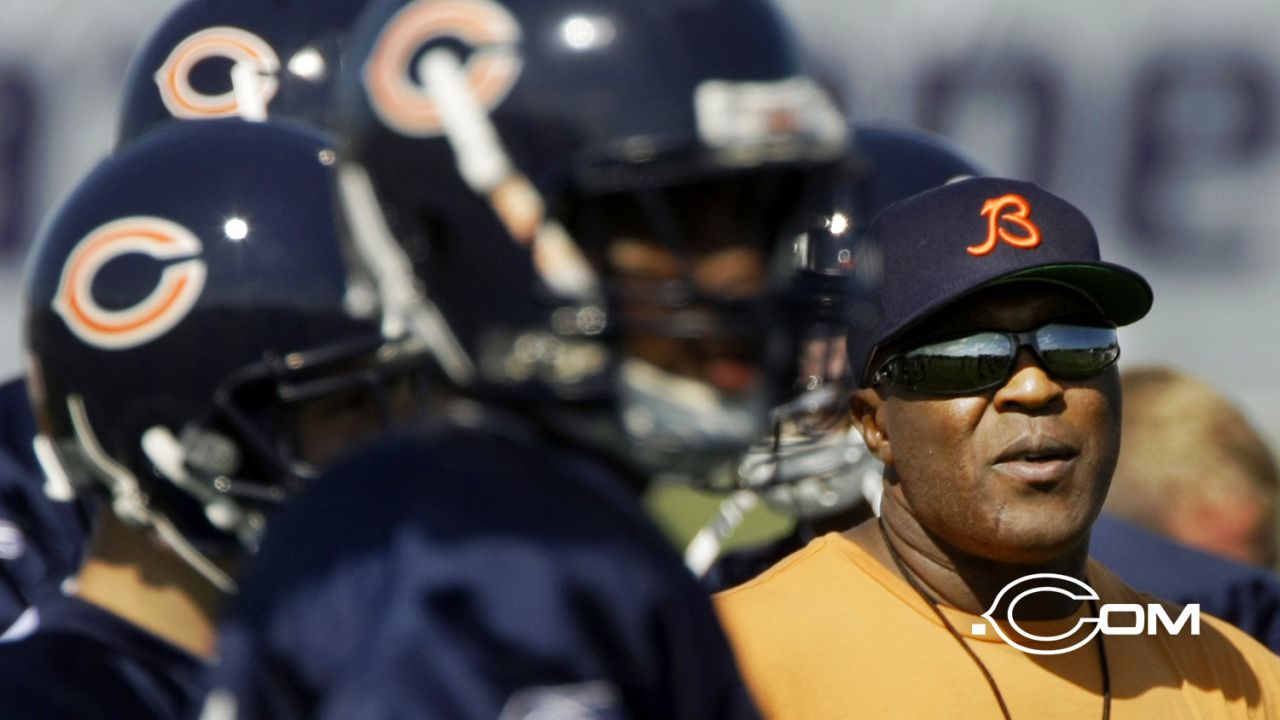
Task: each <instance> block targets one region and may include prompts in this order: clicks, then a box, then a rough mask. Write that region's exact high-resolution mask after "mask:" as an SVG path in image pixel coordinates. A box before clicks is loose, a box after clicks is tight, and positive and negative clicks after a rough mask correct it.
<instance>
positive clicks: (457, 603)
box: [221, 422, 755, 720]
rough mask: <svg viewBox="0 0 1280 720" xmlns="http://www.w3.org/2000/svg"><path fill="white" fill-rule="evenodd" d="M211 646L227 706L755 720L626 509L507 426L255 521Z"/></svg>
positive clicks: (679, 583) (408, 457)
mask: <svg viewBox="0 0 1280 720" xmlns="http://www.w3.org/2000/svg"><path fill="white" fill-rule="evenodd" d="M223 658H224V662H223V666H224V668H223V672H225V673H226V674H225V676H224V677H223V678H222V679H221V680H222V682H224V683H226V684H227V685H228V686H230V687H233V688H236V689H237V691H238V695H239V705H240V713H239V714H238V715H237V717H241V718H243V717H260V716H264V715H267V714H271V715H272V716H280V717H289V716H306V717H321V718H339V717H362V718H381V717H387V718H390V717H407V716H414V717H448V718H472V717H475V718H495V717H502V718H523V717H532V716H534V715H535V714H536V713H538V712H545V711H547V710H549V709H553V708H559V709H560V710H564V712H562V713H561V714H558V715H556V716H557V717H561V716H563V717H584V718H614V717H627V718H669V719H672V720H679V719H681V718H726V717H755V712H754V710H753V709H752V708H751V707H750V702H749V700H748V699H747V695H746V693H745V690H744V689H743V686H742V684H741V681H740V680H739V678H738V676H737V673H736V670H735V668H734V664H733V661H732V657H731V654H730V650H729V647H728V645H727V643H726V642H725V640H724V637H723V635H722V633H721V631H720V629H719V626H718V624H717V623H716V620H715V618H714V615H713V613H712V611H711V608H710V605H709V602H708V601H707V598H706V596H705V593H704V592H703V591H702V590H701V589H700V588H699V587H698V585H697V584H696V582H695V581H694V580H693V578H692V577H691V576H690V575H689V574H688V573H687V571H685V570H684V568H683V566H682V565H681V564H680V562H679V559H678V557H677V556H676V554H675V553H674V552H673V550H672V548H671V547H670V546H668V545H667V543H666V541H665V540H664V539H663V538H662V537H661V536H660V535H659V533H658V532H657V531H656V530H655V528H653V526H652V525H651V524H650V523H649V522H648V520H647V519H646V518H645V516H644V515H643V512H642V509H641V507H640V505H639V503H638V502H637V501H636V500H635V499H634V498H633V497H632V496H631V495H629V494H628V493H627V492H626V491H625V490H624V489H623V487H622V485H621V483H620V482H619V481H618V480H616V479H615V478H614V477H613V476H612V475H611V474H610V473H608V472H606V471H605V470H603V469H602V468H601V467H600V466H598V465H595V464H593V463H592V462H591V461H589V460H587V459H585V458H583V457H581V456H577V455H573V454H571V452H570V451H567V450H565V449H563V448H559V447H555V446H553V445H550V444H548V443H547V442H545V441H543V440H542V439H540V438H538V437H536V436H535V435H534V434H533V433H531V432H529V431H528V428H526V427H524V426H522V425H520V424H518V423H515V422H510V423H505V424H504V427H503V428H502V429H501V430H495V429H494V428H493V427H492V426H490V427H487V428H485V429H466V428H460V427H448V428H440V429H435V430H432V431H429V432H424V433H420V434H417V435H414V436H405V437H399V438H393V439H390V440H388V441H385V442H383V443H381V444H379V445H376V446H374V447H372V448H369V449H367V450H365V451H363V452H360V453H357V454H356V455H355V456H353V457H351V458H348V459H347V460H346V461H344V462H342V463H340V464H339V465H338V466H336V467H334V468H333V469H332V470H331V471H330V472H328V473H327V474H326V476H325V477H322V478H321V479H320V480H318V481H317V482H316V483H315V485H314V486H313V487H312V488H310V489H309V490H308V492H307V493H304V494H303V496H302V497H301V498H299V500H298V501H297V502H296V503H295V504H293V505H291V506H290V507H288V508H286V509H285V511H284V512H283V513H282V514H281V515H280V516H279V517H277V518H275V519H273V522H272V526H271V529H270V531H269V533H268V536H267V538H266V540H265V541H264V545H263V548H262V552H261V553H260V555H259V556H258V557H257V558H255V564H254V566H253V567H252V568H251V570H250V573H249V576H248V579H247V580H246V582H245V585H244V588H243V592H242V594H241V597H240V599H239V602H238V604H237V609H236V610H235V611H234V612H233V620H232V621H231V622H230V623H229V624H228V628H227V632H226V634H225V635H224V655H223ZM321 688H324V690H323V692H321V690H320V689H321ZM570 711H572V713H577V714H572V713H571V712H570Z"/></svg>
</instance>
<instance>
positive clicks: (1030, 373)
mask: <svg viewBox="0 0 1280 720" xmlns="http://www.w3.org/2000/svg"><path fill="white" fill-rule="evenodd" d="M1015 363H1016V364H1015V365H1014V368H1013V373H1012V374H1011V375H1009V379H1008V380H1006V381H1005V383H1004V385H1002V386H1001V387H1000V388H999V389H997V390H996V394H995V397H994V398H993V402H995V404H996V409H997V410H1002V411H1017V410H1040V409H1043V408H1045V407H1047V406H1049V405H1052V404H1053V403H1055V402H1058V401H1060V400H1061V399H1062V393H1063V388H1062V385H1061V384H1059V383H1058V381H1057V380H1056V379H1055V378H1054V377H1053V376H1052V375H1050V374H1049V371H1048V370H1045V369H1044V367H1043V366H1041V364H1040V362H1039V360H1038V359H1037V358H1036V356H1035V354H1034V353H1032V352H1031V350H1030V349H1028V348H1025V347H1024V348H1020V349H1019V350H1018V357H1017V359H1016V360H1015Z"/></svg>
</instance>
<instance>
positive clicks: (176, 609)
mask: <svg viewBox="0 0 1280 720" xmlns="http://www.w3.org/2000/svg"><path fill="white" fill-rule="evenodd" d="M76 596H77V597H79V598H80V599H82V600H85V601H86V602H90V603H93V604H94V605H97V606H98V607H101V608H103V609H104V610H107V611H108V612H110V613H112V614H114V615H116V616H118V617H120V618H122V619H124V620H126V621H128V622H130V623H132V624H134V625H137V626H138V627H141V628H143V629H144V630H147V631H148V632H150V633H151V634H153V635H156V636H157V637H160V638H161V639H163V640H165V641H167V642H169V643H171V644H173V645H176V646H178V647H180V648H182V649H184V650H186V651H187V652H190V653H191V654H193V655H196V656H197V657H201V658H211V657H213V656H214V654H215V652H216V648H217V635H216V630H215V612H216V608H217V606H218V605H219V604H220V600H221V597H220V595H219V593H218V592H217V591H216V590H214V589H213V588H212V587H211V586H210V585H209V583H208V582H207V581H205V580H204V579H203V578H202V577H200V576H199V574H197V573H196V572H195V571H194V570H192V569H191V568H190V567H188V566H187V565H186V564H185V563H183V562H182V561H181V560H180V559H179V558H178V557H177V556H175V555H174V554H173V552H172V551H170V550H169V549H168V548H167V547H165V546H164V545H163V544H162V543H161V542H160V541H159V540H158V539H156V538H155V537H153V536H152V535H151V533H150V532H149V531H147V530H145V529H140V528H132V527H128V526H125V525H124V524H123V523H121V522H120V521H119V520H117V519H116V517H115V516H114V515H112V514H111V513H110V511H109V510H107V511H103V516H102V517H101V518H100V520H99V525H98V528H97V530H96V532H95V534H94V539H93V544H92V546H91V548H90V555H89V558H88V559H87V560H86V561H85V564H84V566H83V567H82V568H81V569H80V573H79V574H78V575H77V578H76Z"/></svg>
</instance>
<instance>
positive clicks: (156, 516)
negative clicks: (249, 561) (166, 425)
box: [67, 395, 236, 595]
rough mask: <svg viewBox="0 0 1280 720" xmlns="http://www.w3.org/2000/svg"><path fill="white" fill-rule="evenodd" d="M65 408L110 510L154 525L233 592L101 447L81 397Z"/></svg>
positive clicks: (214, 581)
mask: <svg viewBox="0 0 1280 720" xmlns="http://www.w3.org/2000/svg"><path fill="white" fill-rule="evenodd" d="M67 409H68V410H69V411H70V415H71V424H72V426H73V428H74V430H75V434H76V445H77V446H78V447H79V449H80V451H81V454H82V455H83V456H84V459H85V460H86V461H87V462H88V463H89V465H90V466H91V467H92V468H93V469H94V470H95V471H96V472H97V474H98V475H99V476H100V477H101V478H103V480H104V481H105V482H106V485H107V488H108V490H109V491H110V493H111V511H112V512H113V513H115V515H116V517H118V518H120V519H121V520H123V521H124V522H126V523H128V524H130V525H134V526H135V527H150V528H153V529H154V530H155V531H156V533H157V534H158V535H159V536H160V538H161V539H162V540H163V541H164V542H165V543H166V544H167V545H168V546H169V547H170V548H172V549H173V551H174V553H175V554H177V556H178V557H179V558H181V559H182V561H183V562H185V563H186V564H187V565H188V566H189V567H190V568H191V569H192V570H195V571H196V573H197V574H199V575H200V576H201V577H203V578H204V579H205V580H207V581H208V582H209V583H210V584H212V585H213V586H214V587H216V588H217V589H218V590H221V591H222V592H223V593H226V594H227V595H234V594H235V593H236V582H235V580H232V579H231V576H230V575H228V574H227V573H226V572H225V571H224V570H222V568H220V567H218V566H217V565H216V564H214V562H213V561H211V560H210V559H209V558H207V557H205V556H204V554H203V553H201V552H200V551H199V550H197V549H195V547H193V546H192V545H191V543H189V542H187V539H186V538H185V537H183V536H182V533H180V532H178V529H177V528H175V527H174V526H173V523H171V522H169V519H168V518H166V517H165V516H164V515H162V514H160V513H157V512H155V511H153V510H152V509H151V508H149V507H148V506H147V502H146V497H145V495H143V493H142V490H141V489H140V488H139V487H138V480H137V478H135V477H134V476H133V474H132V473H130V472H129V470H128V469H127V468H125V467H124V466H122V465H120V464H119V463H117V462H116V461H114V460H112V459H111V457H110V456H109V455H107V454H106V452H105V451H103V449H102V446H101V445H100V444H99V443H98V438H97V436H95V435H94V433H93V428H92V427H91V426H90V425H89V417H88V413H86V412H85V408H84V399H83V398H82V397H80V396H79V395H70V396H68V397H67ZM144 449H145V448H144ZM157 467H158V466H157Z"/></svg>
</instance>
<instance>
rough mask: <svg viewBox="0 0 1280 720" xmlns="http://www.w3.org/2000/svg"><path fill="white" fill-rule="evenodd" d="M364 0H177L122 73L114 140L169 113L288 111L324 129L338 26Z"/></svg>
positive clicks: (253, 116)
mask: <svg viewBox="0 0 1280 720" xmlns="http://www.w3.org/2000/svg"><path fill="white" fill-rule="evenodd" d="M365 4H366V3H365V1H364V0H306V2H303V1H302V0H271V2H262V0H186V2H183V3H182V4H181V5H179V6H178V7H177V8H176V9H175V10H173V11H172V12H171V13H170V14H169V15H168V16H167V17H166V18H165V19H164V21H163V22H162V23H161V24H160V26H159V27H158V28H156V29H155V30H154V31H153V32H152V33H151V35H150V36H149V37H148V38H147V39H146V41H145V42H144V43H143V44H142V46H141V47H140V48H139V50H138V51H137V53H136V54H135V55H134V57H133V59H132V60H131V62H130V65H129V69H128V71H127V73H126V75H125V82H124V93H123V96H122V97H123V99H122V103H121V107H120V116H119V127H118V133H117V137H118V143H124V142H127V141H129V140H132V139H133V138H136V137H138V136H139V135H141V134H142V133H144V132H145V131H147V130H148V129H150V128H152V127H154V126H155V125H157V124H160V123H165V122H169V121H171V120H174V119H182V120H206V119H216V118H227V117H241V118H245V119H250V120H259V119H263V118H264V117H267V116H270V117H272V118H287V119H290V120H294V121H298V122H301V123H304V124H306V125H310V126H312V127H317V128H321V129H324V128H327V127H328V123H327V117H328V114H329V108H330V106H331V104H332V97H331V96H332V91H333V88H334V85H335V83H334V79H335V77H336V75H337V73H338V63H339V62H340V60H341V53H340V50H341V47H342V43H343V40H344V38H345V35H346V33H347V31H348V30H349V29H350V27H351V25H352V24H353V23H354V22H355V19H356V17H357V15H358V14H359V12H360V10H361V9H362V8H363V7H364V5H365Z"/></svg>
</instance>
